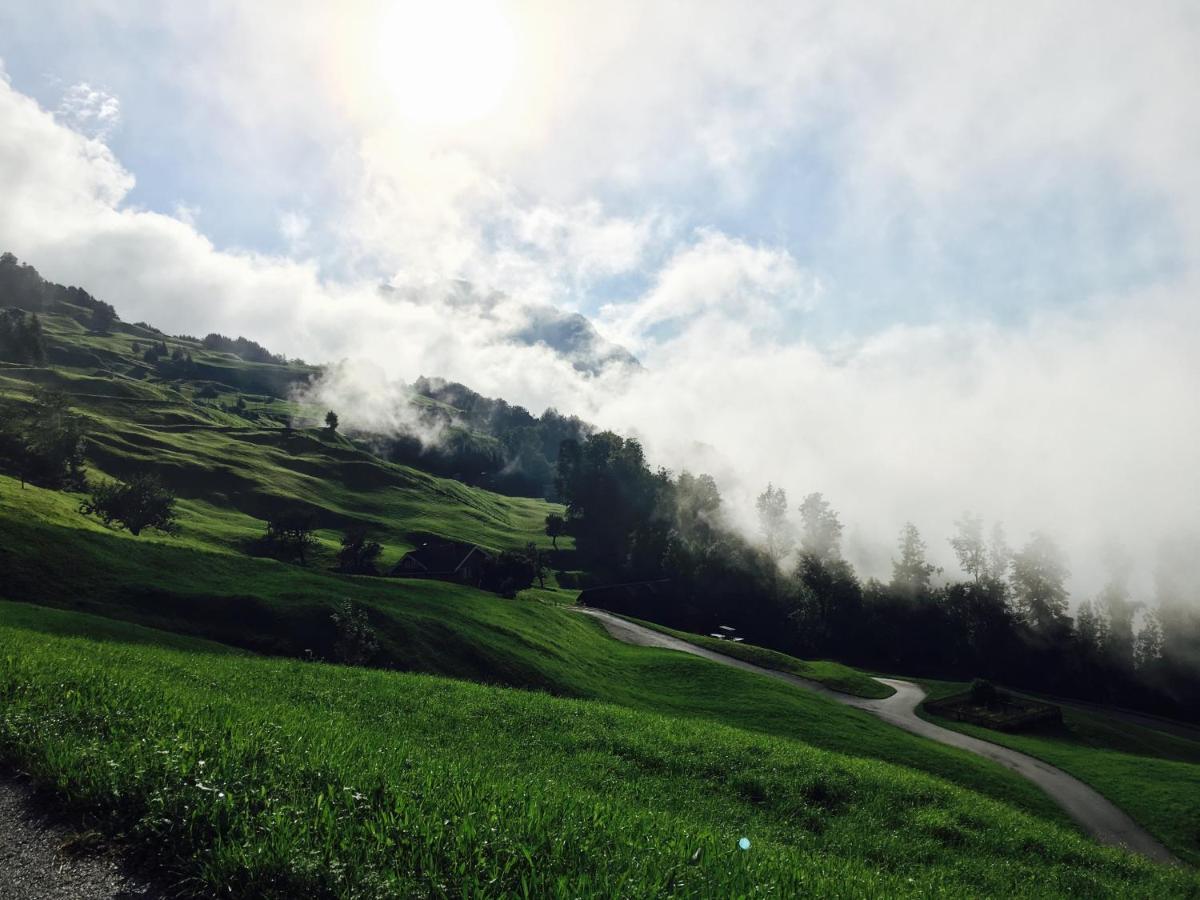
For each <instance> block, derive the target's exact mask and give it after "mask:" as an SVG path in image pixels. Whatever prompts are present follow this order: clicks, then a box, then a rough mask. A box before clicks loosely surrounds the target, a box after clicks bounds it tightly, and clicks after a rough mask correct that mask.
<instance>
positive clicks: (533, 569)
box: [483, 544, 539, 597]
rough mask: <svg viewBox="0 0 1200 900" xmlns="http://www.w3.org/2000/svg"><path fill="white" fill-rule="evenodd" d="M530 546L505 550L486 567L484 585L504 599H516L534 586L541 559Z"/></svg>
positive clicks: (534, 548)
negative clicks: (519, 594)
mask: <svg viewBox="0 0 1200 900" xmlns="http://www.w3.org/2000/svg"><path fill="white" fill-rule="evenodd" d="M531 547H533V545H532V544H529V545H527V546H526V547H525V549H524V550H505V551H503V552H501V554H500V555H499V556H497V557H496V558H495V559H492V560H489V561H488V563H487V565H486V566H485V567H484V573H483V585H484V587H486V588H487V589H488V590H490V591H495V592H496V593H497V594H499V595H500V596H502V597H515V596H517V593H518V592H520V591H523V590H525V588H527V587H532V586H533V580H534V578H536V577H537V566H538V564H539V559H538V558H537V554H536V550H537V548H536V547H533V550H534V553H533V554H531V553H530V548H531Z"/></svg>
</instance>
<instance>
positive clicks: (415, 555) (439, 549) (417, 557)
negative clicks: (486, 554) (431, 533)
mask: <svg viewBox="0 0 1200 900" xmlns="http://www.w3.org/2000/svg"><path fill="white" fill-rule="evenodd" d="M476 553H480V554H482V553H483V551H482V550H481V549H480V548H479V547H477V546H475V545H474V544H459V543H455V542H453V541H447V542H445V543H438V544H434V543H429V544H425V545H423V546H421V547H418V548H417V549H416V550H410V551H409V552H408V553H406V554H404V557H403V558H402V559H401V560H400V562H401V563H405V562H407V563H410V564H415V565H416V566H417V567H419V568H420V569H421V570H422V571H423V572H426V573H428V574H429V575H453V574H454V573H455V572H457V571H458V570H459V569H461V568H462V566H463V563H465V562H466V561H467V560H468V559H470V558H471V557H472V556H473V555H474V554H476ZM397 565H399V564H397Z"/></svg>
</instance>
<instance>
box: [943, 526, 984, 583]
mask: <svg viewBox="0 0 1200 900" xmlns="http://www.w3.org/2000/svg"><path fill="white" fill-rule="evenodd" d="M954 526H955V527H956V528H957V529H958V532H957V534H955V536H954V537H952V538H950V546H951V547H953V548H954V555H955V556H957V557H958V564H959V566H961V567H962V570H963V571H964V572H966V573H967V574H968V575H970V576H971V577H972V578H973V579H974V580H975V583H976V584H979V583H980V582H982V581H983V580H984V579H985V578H986V577H987V576H988V574H989V568H988V553H987V548H986V546H985V545H984V543H983V519H981V518H980V517H979V516H976V515H972V514H971V513H969V512H966V513H963V517H962V518H961V519H959V520H958V521H957V522H955V523H954Z"/></svg>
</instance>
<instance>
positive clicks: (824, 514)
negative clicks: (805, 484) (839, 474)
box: [800, 492, 842, 560]
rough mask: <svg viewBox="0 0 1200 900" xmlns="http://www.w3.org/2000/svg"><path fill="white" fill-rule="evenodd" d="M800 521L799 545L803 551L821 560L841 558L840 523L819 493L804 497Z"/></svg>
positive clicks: (827, 502)
mask: <svg viewBox="0 0 1200 900" xmlns="http://www.w3.org/2000/svg"><path fill="white" fill-rule="evenodd" d="M800 523H801V532H800V547H801V549H802V550H803V551H804V552H805V553H807V554H810V555H812V556H815V557H816V558H817V559H821V560H832V559H840V558H841V555H842V547H841V542H842V523H841V522H839V521H838V517H837V513H836V512H834V511H833V509H832V508H831V507H830V505H829V501H827V500H826V499H825V497H824V496H823V495H822V494H821V493H819V492H817V493H812V494H809V495H808V496H807V497H805V498H804V500H803V502H802V503H801V504H800Z"/></svg>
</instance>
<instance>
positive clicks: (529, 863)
mask: <svg viewBox="0 0 1200 900" xmlns="http://www.w3.org/2000/svg"><path fill="white" fill-rule="evenodd" d="M0 616H3V618H0V622H12V621H14V617H12V608H11V607H0ZM21 617H23V624H26V625H28V624H30V622H29V620H30V619H31V618H38V617H42V618H45V619H53V618H56V617H57V618H59V619H60V621H59V622H57V623H51V624H44V625H43V626H42V627H41V629H40V630H39V631H34V630H30V629H28V628H24V627H15V626H14V625H12V624H6V625H3V626H0V696H2V698H3V701H4V703H3V707H2V709H0V752H2V753H3V755H4V756H5V757H6V758H7V759H9V760H10V761H13V762H16V763H17V764H18V765H20V766H22V767H23V768H25V769H26V770H28V771H29V772H31V773H32V774H33V775H34V776H35V777H36V778H38V779H39V780H42V781H46V782H49V783H51V784H53V785H55V786H56V787H57V789H58V790H59V791H60V792H61V793H62V794H63V795H64V796H66V797H67V798H69V800H70V802H71V803H73V804H74V805H76V806H78V807H82V808H86V809H89V810H92V811H93V812H95V813H98V814H100V815H101V816H102V817H103V821H104V822H105V823H106V827H108V828H111V829H113V830H121V831H123V832H125V833H126V834H128V835H130V836H131V837H132V838H133V839H134V840H135V842H136V846H138V847H140V848H141V849H142V850H143V851H144V852H145V853H146V854H147V856H151V857H153V858H155V859H157V860H158V861H159V862H160V864H165V865H166V866H167V867H168V868H169V869H170V871H171V872H172V874H173V876H174V877H175V878H177V879H180V880H181V881H182V883H183V884H184V885H186V886H190V887H193V888H195V889H208V890H212V889H216V888H220V889H222V892H225V891H227V890H232V891H233V892H234V893H235V895H240V896H278V897H291V896H297V895H301V894H303V895H313V896H333V897H375V896H379V897H383V896H529V897H542V896H563V897H567V896H630V897H650V896H664V895H674V896H711V897H733V896H783V897H796V896H811V895H821V896H847V895H853V896H866V895H872V896H916V895H927V894H955V895H972V896H983V895H987V896H1015V895H1021V896H1063V895H1066V894H1073V895H1077V896H1088V897H1099V896H1130V895H1139V896H1152V895H1153V896H1186V895H1188V893H1189V891H1194V890H1195V881H1194V879H1193V878H1192V877H1191V876H1190V875H1185V874H1184V873H1181V872H1172V871H1169V870H1166V869H1162V868H1160V867H1156V866H1154V865H1152V864H1149V863H1146V862H1144V861H1141V860H1139V859H1136V858H1134V857H1131V856H1128V855H1126V854H1122V853H1120V852H1117V851H1112V850H1106V849H1102V848H1099V847H1096V846H1094V845H1092V844H1091V843H1089V842H1088V841H1086V840H1085V839H1083V838H1082V837H1079V836H1077V835H1076V834H1074V833H1072V832H1070V831H1068V830H1066V829H1063V828H1061V827H1058V826H1056V825H1054V824H1051V823H1049V822H1046V821H1044V820H1040V819H1037V818H1034V817H1031V816H1028V815H1025V814H1022V813H1018V812H1016V811H1015V810H1013V809H1012V808H1010V807H1007V806H1005V805H1003V804H1001V803H997V802H995V801H992V800H988V799H986V798H983V797H982V796H980V795H978V794H975V793H971V792H967V791H963V790H960V789H958V788H955V787H953V786H951V785H949V784H947V783H945V782H943V781H941V780H938V779H934V778H930V777H928V776H926V775H922V774H920V773H917V772H913V771H911V770H906V769H904V768H901V767H898V766H894V765H890V764H887V763H883V762H878V761H872V760H864V759H855V758H851V757H848V756H844V755H840V754H836V753H829V752H826V751H822V750H818V749H815V748H812V747H808V746H805V745H803V744H800V743H798V742H796V741H791V740H787V739H782V738H776V737H770V736H767V735H763V734H755V733H750V732H745V731H739V730H737V729H733V728H729V727H726V726H721V725H717V724H714V723H712V722H704V721H700V720H696V719H692V718H678V717H675V718H672V717H666V716H662V715H657V714H651V713H646V712H640V711H634V710H629V709H622V708H619V707H616V706H612V705H607V704H597V703H593V702H582V701H572V700H565V699H559V698H554V697H551V696H549V695H546V694H539V693H529V692H522V691H513V690H509V689H502V688H489V687H485V686H480V685H473V684H468V683H463V682H454V681H448V680H444V679H439V678H433V677H428V676H416V675H402V674H396V673H386V672H376V671H369V670H350V669H343V668H339V667H334V666H326V665H320V664H306V663H301V662H295V661H286V660H264V659H259V658H251V657H238V656H230V655H227V654H214V653H210V652H208V651H209V649H210V648H208V647H206V646H199V645H198V646H196V647H194V648H193V649H192V650H191V651H190V652H182V651H180V650H168V649H163V648H158V647H154V646H151V645H148V644H146V643H144V642H143V641H144V639H145V637H146V634H145V633H144V632H143V633H138V634H134V635H133V636H132V637H131V638H129V639H128V640H126V639H125V638H124V637H123V635H122V634H121V633H120V632H121V630H122V628H123V627H124V626H112V625H110V626H106V627H107V628H108V629H109V631H108V633H106V634H104V635H101V637H103V638H104V640H84V639H78V638H70V637H65V636H62V635H63V633H65V632H67V631H69V630H70V623H69V622H68V621H66V620H68V619H70V618H71V615H70V614H65V613H56V612H52V611H38V612H30V611H28V610H25V611H24V612H22V613H21ZM77 624H78V626H79V629H80V630H81V631H85V632H86V631H88V630H90V628H91V627H92V623H90V622H79V623H77ZM47 631H57V632H59V633H58V634H48V633H46V632H47ZM697 664H698V665H700V663H697ZM714 668H715V667H714ZM742 837H749V838H750V840H751V845H752V846H751V849H750V850H748V851H741V850H739V849H738V848H737V842H738V841H739V839H740V838H742Z"/></svg>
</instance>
